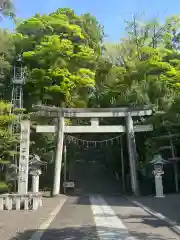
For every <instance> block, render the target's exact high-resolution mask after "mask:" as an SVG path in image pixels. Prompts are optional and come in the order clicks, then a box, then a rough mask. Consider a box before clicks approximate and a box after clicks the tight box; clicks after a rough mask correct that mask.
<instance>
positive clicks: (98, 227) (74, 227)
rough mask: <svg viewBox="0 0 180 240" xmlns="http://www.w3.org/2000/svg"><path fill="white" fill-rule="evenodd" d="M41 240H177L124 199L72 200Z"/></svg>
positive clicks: (162, 225) (89, 197) (68, 201)
mask: <svg viewBox="0 0 180 240" xmlns="http://www.w3.org/2000/svg"><path fill="white" fill-rule="evenodd" d="M41 239H42V240H175V239H180V235H177V234H176V233H174V232H173V230H171V229H170V226H168V225H167V224H166V223H165V222H164V221H162V220H158V219H156V218H155V217H153V216H151V215H150V214H148V213H147V212H145V211H144V210H142V209H141V208H139V207H137V206H135V205H133V204H132V203H131V202H129V201H128V200H126V199H124V198H123V197H112V196H111V197H108V196H105V197H103V196H101V195H91V196H80V197H75V196H71V197H69V198H68V200H67V201H66V203H65V204H64V206H63V207H62V209H61V210H60V212H59V213H58V214H57V216H56V217H55V219H54V220H53V221H52V223H51V224H50V226H49V228H48V229H47V230H46V231H45V233H44V234H43V236H42V238H41Z"/></svg>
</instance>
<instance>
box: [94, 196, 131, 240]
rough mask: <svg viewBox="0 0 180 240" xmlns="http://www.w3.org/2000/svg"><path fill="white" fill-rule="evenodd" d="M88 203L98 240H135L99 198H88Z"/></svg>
mask: <svg viewBox="0 0 180 240" xmlns="http://www.w3.org/2000/svg"><path fill="white" fill-rule="evenodd" d="M90 202H91V208H92V212H93V217H94V221H95V224H96V229H97V232H98V235H99V238H100V240H135V238H134V237H131V236H130V235H129V232H128V229H127V228H126V226H125V225H124V224H123V223H122V221H121V220H120V219H119V218H118V217H117V216H116V214H115V212H114V211H113V209H112V208H111V207H110V206H109V205H108V204H107V202H106V201H105V200H104V199H103V198H102V197H101V196H97V197H92V196H90Z"/></svg>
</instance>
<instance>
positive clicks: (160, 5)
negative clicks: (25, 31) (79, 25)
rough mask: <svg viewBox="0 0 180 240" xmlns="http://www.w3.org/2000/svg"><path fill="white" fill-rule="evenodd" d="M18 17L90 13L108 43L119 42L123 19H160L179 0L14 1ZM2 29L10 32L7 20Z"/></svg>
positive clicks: (179, 9) (179, 4)
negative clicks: (61, 10) (60, 12)
mask: <svg viewBox="0 0 180 240" xmlns="http://www.w3.org/2000/svg"><path fill="white" fill-rule="evenodd" d="M15 7H16V13H17V16H18V17H20V18H28V17H31V16H32V15H33V14H35V13H37V12H39V13H50V12H52V11H54V10H56V9H57V8H61V7H70V8H73V9H74V10H75V11H76V12H77V13H78V14H81V13H85V12H90V13H91V14H93V15H95V16H96V17H97V19H98V20H99V21H100V23H101V24H103V25H104V27H105V32H106V34H107V35H108V40H111V41H118V40H119V38H120V37H122V36H123V35H124V20H123V19H130V18H131V16H132V14H133V13H137V12H138V13H145V15H146V18H157V17H158V18H159V19H161V20H162V21H164V19H165V18H166V17H167V16H170V15H172V14H178V13H179V12H180V0H172V1H170V0H149V1H148V0H128V1H127V0H126V1H125V0H30V1H29V0H15ZM1 26H3V27H6V28H9V29H12V28H13V25H12V23H11V22H10V21H8V20H4V21H3V22H1Z"/></svg>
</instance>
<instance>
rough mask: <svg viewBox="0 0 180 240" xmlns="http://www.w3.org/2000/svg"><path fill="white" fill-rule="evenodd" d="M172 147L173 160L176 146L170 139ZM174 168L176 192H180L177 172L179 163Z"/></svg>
mask: <svg viewBox="0 0 180 240" xmlns="http://www.w3.org/2000/svg"><path fill="white" fill-rule="evenodd" d="M170 145H171V153H172V157H173V159H174V158H175V152H174V146H173V141H172V138H170ZM173 167H174V180H175V186H176V192H177V193H178V192H179V183H178V170H177V163H176V162H175V160H174V162H173Z"/></svg>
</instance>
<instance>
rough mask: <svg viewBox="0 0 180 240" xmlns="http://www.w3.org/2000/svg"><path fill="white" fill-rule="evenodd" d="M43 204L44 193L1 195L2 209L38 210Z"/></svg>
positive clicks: (0, 204) (0, 206) (0, 205)
mask: <svg viewBox="0 0 180 240" xmlns="http://www.w3.org/2000/svg"><path fill="white" fill-rule="evenodd" d="M41 206H42V193H27V194H18V193H10V194H8V193H7V194H2V195H0V210H37V209H38V208H39V207H41Z"/></svg>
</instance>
